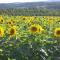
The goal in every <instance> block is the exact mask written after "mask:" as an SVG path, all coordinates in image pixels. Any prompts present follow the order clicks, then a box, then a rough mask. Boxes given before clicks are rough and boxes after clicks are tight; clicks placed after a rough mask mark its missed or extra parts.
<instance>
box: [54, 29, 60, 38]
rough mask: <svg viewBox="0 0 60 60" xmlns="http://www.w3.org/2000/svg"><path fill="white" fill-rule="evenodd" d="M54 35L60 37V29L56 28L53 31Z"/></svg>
mask: <svg viewBox="0 0 60 60" xmlns="http://www.w3.org/2000/svg"><path fill="white" fill-rule="evenodd" d="M54 35H55V36H56V37H60V28H56V29H55V31H54Z"/></svg>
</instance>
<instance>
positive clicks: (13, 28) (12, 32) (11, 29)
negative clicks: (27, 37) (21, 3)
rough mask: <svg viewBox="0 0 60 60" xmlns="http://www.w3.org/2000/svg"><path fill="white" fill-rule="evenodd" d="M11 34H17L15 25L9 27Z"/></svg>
mask: <svg viewBox="0 0 60 60" xmlns="http://www.w3.org/2000/svg"><path fill="white" fill-rule="evenodd" d="M9 34H10V35H15V34H16V28H15V26H13V27H11V28H10V29H9Z"/></svg>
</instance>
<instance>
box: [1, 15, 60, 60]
mask: <svg viewBox="0 0 60 60" xmlns="http://www.w3.org/2000/svg"><path fill="white" fill-rule="evenodd" d="M59 46H60V17H59V16H0V60H60V47H59Z"/></svg>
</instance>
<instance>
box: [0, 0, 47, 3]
mask: <svg viewBox="0 0 60 60" xmlns="http://www.w3.org/2000/svg"><path fill="white" fill-rule="evenodd" d="M36 1H48V0H0V3H12V2H36Z"/></svg>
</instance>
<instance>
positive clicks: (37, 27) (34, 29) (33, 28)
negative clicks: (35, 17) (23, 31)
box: [30, 24, 43, 33]
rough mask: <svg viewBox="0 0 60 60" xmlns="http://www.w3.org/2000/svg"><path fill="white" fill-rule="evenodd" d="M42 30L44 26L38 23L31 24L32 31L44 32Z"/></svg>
mask: <svg viewBox="0 0 60 60" xmlns="http://www.w3.org/2000/svg"><path fill="white" fill-rule="evenodd" d="M42 30H43V29H42V27H41V26H40V25H38V24H34V25H31V27H30V31H31V32H32V33H39V32H42Z"/></svg>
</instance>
